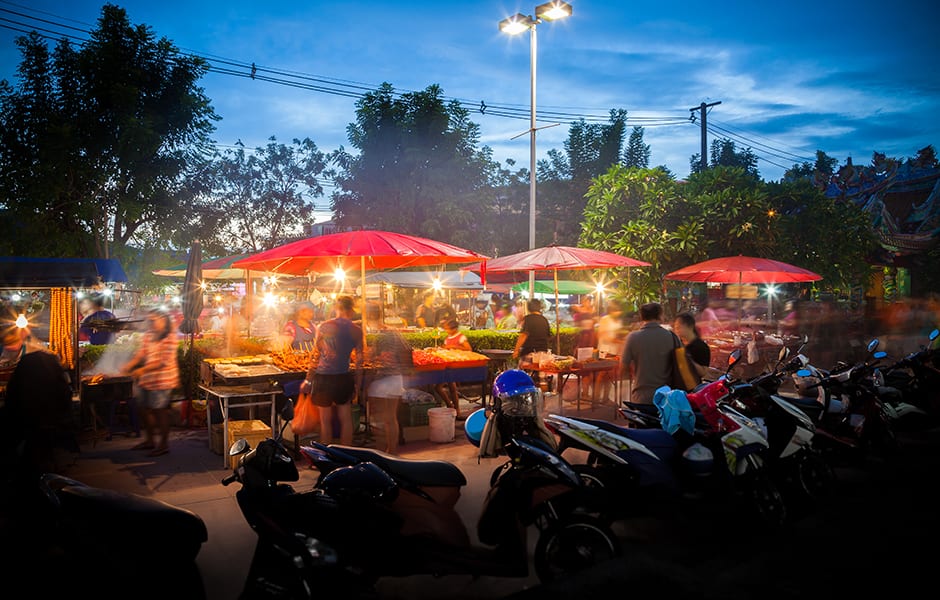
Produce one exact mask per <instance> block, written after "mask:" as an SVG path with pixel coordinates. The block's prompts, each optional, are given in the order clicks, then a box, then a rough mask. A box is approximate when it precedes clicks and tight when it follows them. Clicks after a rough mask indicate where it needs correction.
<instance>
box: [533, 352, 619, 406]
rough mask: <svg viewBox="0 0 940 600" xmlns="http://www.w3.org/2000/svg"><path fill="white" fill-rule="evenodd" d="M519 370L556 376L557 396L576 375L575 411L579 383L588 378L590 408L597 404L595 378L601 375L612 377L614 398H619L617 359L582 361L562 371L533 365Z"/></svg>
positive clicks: (579, 392)
mask: <svg viewBox="0 0 940 600" xmlns="http://www.w3.org/2000/svg"><path fill="white" fill-rule="evenodd" d="M519 368H520V369H522V370H523V371H532V372H535V373H540V374H545V375H557V376H558V380H559V384H558V393H559V394H561V393H563V392H564V389H565V383H566V382H567V381H568V379H569V378H570V377H571V376H572V375H576V376H577V378H578V399H577V410H579V411H580V410H581V382H582V380H583V379H586V378H588V377H590V379H591V406H592V407H593V406H594V405H595V404H596V403H597V377H598V375H600V374H602V373H609V374H610V375H611V376H612V377H611V380H612V382H613V386H614V397H615V398H620V360H619V359H617V358H612V359H602V360H589V361H584V362H580V363H575V364H573V365H572V366H570V367H567V368H564V369H559V368H556V367H551V366H539V365H537V364H535V363H522V364H520V365H519ZM615 405H616V403H615ZM562 406H564V403H562ZM616 416H617V413H616V412H615V413H614V417H615V418H616Z"/></svg>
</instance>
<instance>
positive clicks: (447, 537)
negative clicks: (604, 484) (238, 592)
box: [222, 377, 620, 598]
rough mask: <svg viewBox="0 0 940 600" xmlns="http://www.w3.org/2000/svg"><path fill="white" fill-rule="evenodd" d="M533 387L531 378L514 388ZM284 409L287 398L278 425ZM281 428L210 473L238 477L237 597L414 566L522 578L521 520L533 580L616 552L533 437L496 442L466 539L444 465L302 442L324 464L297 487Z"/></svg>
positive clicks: (347, 589) (238, 449) (460, 479)
mask: <svg viewBox="0 0 940 600" xmlns="http://www.w3.org/2000/svg"><path fill="white" fill-rule="evenodd" d="M498 381H499V377H497V382H498ZM529 382H530V384H531V379H530V380H529ZM495 388H496V385H495V384H494V389H495ZM533 390H534V391H535V392H538V389H537V388H535V386H534V384H531V387H530V388H527V389H524V390H519V392H518V393H520V394H530V393H532V391H533ZM292 418H293V405H292V403H290V402H288V403H287V404H286V405H285V407H284V410H283V412H282V421H283V422H284V423H285V426H286V423H288V422H289V421H290V420H291V419H292ZM281 432H283V428H282V429H281ZM281 432H279V433H278V434H277V435H276V436H275V437H274V438H269V439H266V440H264V441H262V442H261V443H260V444H259V445H258V447H257V448H254V449H252V448H250V447H249V446H248V443H247V442H246V441H245V440H238V441H237V442H235V444H234V445H233V446H232V448H231V450H230V454H231V455H232V456H240V458H239V461H238V466H237V468H236V469H235V471H234V473H233V474H232V475H230V476H228V477H226V478H225V479H223V480H222V483H223V485H229V484H231V483H234V482H236V481H237V482H239V483H241V484H242V488H241V489H240V490H239V491H238V492H237V493H236V498H237V500H238V504H239V507H241V509H242V513H243V514H244V516H245V519H246V521H247V522H248V523H249V525H250V526H251V527H252V529H254V530H255V532H256V533H257V534H258V544H257V546H256V550H255V556H254V558H253V560H252V564H251V568H250V571H249V574H248V579H247V581H246V588H245V593H244V596H245V597H255V596H273V597H283V598H309V597H313V595H314V594H318V595H322V594H323V593H324V592H325V591H333V592H337V593H342V594H343V597H351V596H353V597H355V595H356V594H357V593H363V594H368V593H370V592H371V591H372V588H373V586H374V584H375V582H376V581H377V580H378V578H380V577H403V576H409V575H417V574H432V575H448V574H472V575H475V576H479V575H491V576H500V577H525V576H528V574H529V545H528V542H527V539H526V530H527V528H528V526H529V525H533V524H534V525H535V526H536V528H537V529H538V532H539V533H538V539H537V540H536V544H535V551H534V557H533V558H534V567H535V573H536V574H537V576H538V577H539V579H540V580H542V581H550V580H553V579H556V578H559V577H562V576H564V575H566V574H569V573H573V572H576V571H580V570H582V569H585V568H587V567H590V566H593V565H595V564H597V563H599V562H601V561H604V560H608V559H610V558H613V557H614V556H616V555H618V554H619V552H620V543H619V541H618V540H617V538H616V537H615V536H614V534H613V533H612V532H611V531H610V529H609V527H608V526H607V525H606V524H604V523H603V522H601V521H600V520H598V519H596V518H594V517H593V516H591V515H590V514H589V511H587V510H578V508H577V504H578V502H577V498H578V496H579V494H580V493H581V492H582V491H583V490H584V487H583V483H582V481H581V479H580V478H579V477H578V474H577V473H576V472H575V471H574V470H573V469H572V468H571V466H570V465H569V464H568V463H567V462H566V461H565V460H564V459H562V458H561V457H560V456H558V455H557V454H555V453H554V452H552V451H551V450H550V449H549V448H548V447H546V446H545V445H544V444H543V443H541V442H539V441H538V440H536V439H522V438H512V439H509V440H507V443H506V446H505V452H506V454H507V455H508V457H509V460H508V461H506V462H505V463H503V464H502V465H501V466H499V467H497V468H496V469H495V470H494V472H493V475H492V477H491V481H490V486H491V487H490V492H489V494H488V495H487V498H486V501H485V503H484V505H483V509H482V513H481V516H480V518H479V521H478V523H477V534H478V536H477V537H478V538H479V541H480V542H481V544H482V546H477V545H473V544H471V542H470V539H469V537H470V536H469V535H468V532H467V530H466V528H465V526H464V524H463V522H462V521H461V519H460V517H459V515H458V514H457V513H456V511H455V508H454V506H455V504H456V502H457V499H458V498H459V496H460V490H461V488H462V487H463V486H464V485H466V483H467V481H466V478H465V477H464V475H463V474H462V473H461V472H460V470H459V469H458V468H457V467H456V466H455V465H453V464H451V463H448V462H446V461H437V460H434V461H423V460H409V459H402V458H398V457H395V456H391V455H388V454H385V453H382V452H378V451H373V450H367V449H363V448H353V447H349V446H338V445H323V444H319V443H313V444H312V445H311V446H303V447H302V448H301V450H302V453H303V455H304V456H305V457H307V458H308V459H309V460H311V461H312V464H313V465H314V466H315V467H323V469H324V471H325V472H324V473H321V476H320V478H319V480H318V483H317V484H316V486H315V487H314V489H312V490H310V491H308V492H297V491H295V490H294V489H293V488H292V487H291V486H290V485H287V484H283V483H280V482H289V481H297V480H298V479H299V474H298V472H297V467H296V465H295V463H294V461H293V459H292V457H291V455H290V453H289V452H287V450H286V449H285V448H284V446H283V445H282V444H281V441H280V437H281Z"/></svg>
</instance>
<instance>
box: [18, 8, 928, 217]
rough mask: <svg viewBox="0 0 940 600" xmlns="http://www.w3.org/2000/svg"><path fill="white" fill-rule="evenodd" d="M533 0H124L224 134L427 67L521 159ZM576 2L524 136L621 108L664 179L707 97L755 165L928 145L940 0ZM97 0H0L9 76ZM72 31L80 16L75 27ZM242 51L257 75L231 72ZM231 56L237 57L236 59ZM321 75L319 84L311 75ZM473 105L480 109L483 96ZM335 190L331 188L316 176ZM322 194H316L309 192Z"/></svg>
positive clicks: (312, 127) (324, 123) (342, 99)
mask: <svg viewBox="0 0 940 600" xmlns="http://www.w3.org/2000/svg"><path fill="white" fill-rule="evenodd" d="M538 3H539V2H538V1H537V0H532V1H531V2H528V3H522V4H520V3H519V2H518V1H517V0H476V1H473V2H468V1H462V2H454V1H449V0H438V1H418V0H401V1H399V2H385V1H371V2H370V1H361V0H360V1H339V0H335V1H332V2H322V1H319V0H307V1H296V0H295V1H281V0H265V1H263V2H262V1H258V0H225V1H219V0H204V1H202V0H188V1H185V2H184V1H178V0H159V1H153V0H127V1H125V2H115V4H117V5H119V6H122V7H123V8H125V9H126V10H127V12H128V14H129V17H130V20H131V22H132V23H134V24H146V25H148V26H150V27H151V28H152V29H153V31H154V32H155V33H156V34H157V35H158V36H163V37H167V38H168V39H169V40H170V41H172V42H173V43H174V44H175V45H176V46H177V47H179V48H181V49H183V50H186V51H189V52H193V53H196V54H199V55H202V56H204V57H207V58H208V59H209V60H210V61H211V62H212V63H213V66H214V67H215V68H216V69H218V72H212V73H209V74H208V75H206V76H205V78H204V79H203V80H202V82H201V83H202V86H203V88H204V90H205V92H206V94H207V95H208V96H209V98H210V99H211V100H212V104H213V106H214V108H215V110H216V112H217V113H218V114H219V116H221V117H222V120H221V121H220V122H219V123H218V128H217V131H216V132H215V134H214V138H215V140H216V142H217V143H218V144H219V145H220V146H221V147H222V148H225V147H228V146H230V145H232V144H234V143H235V142H236V141H237V140H241V141H242V142H244V143H245V144H246V145H247V146H248V147H255V146H259V145H263V144H265V143H266V141H267V140H268V138H269V137H271V136H275V137H276V138H277V140H278V141H280V142H285V143H289V142H290V141H291V140H292V139H293V138H304V137H309V138H311V139H312V140H313V141H314V142H316V144H317V146H318V147H319V148H320V149H321V150H324V151H330V150H333V149H335V148H337V147H339V146H340V145H343V146H345V147H346V148H347V149H351V148H350V147H349V143H348V139H347V137H346V127H347V125H348V124H349V123H350V122H352V121H353V120H354V119H355V102H356V94H359V93H362V92H363V91H365V90H370V89H374V88H375V87H377V86H378V85H379V84H380V83H382V82H389V83H391V84H392V85H393V86H394V87H395V88H396V89H397V90H400V91H412V90H422V89H424V88H426V87H427V86H428V85H431V84H439V85H440V86H441V88H442V90H443V94H444V95H445V96H446V97H447V98H456V99H459V100H460V101H462V102H464V103H465V105H466V106H468V107H473V108H474V109H475V110H474V112H473V113H472V119H473V121H474V122H476V123H478V124H479V125H480V130H481V144H483V145H487V146H490V147H491V148H492V149H493V154H494V158H495V159H497V160H499V161H501V162H503V161H505V160H506V159H514V160H515V161H516V163H517V165H519V166H527V165H528V161H529V137H528V136H527V135H521V136H519V137H517V138H516V139H512V138H514V137H515V136H517V135H519V134H522V133H524V132H525V131H527V129H528V112H529V106H530V100H529V83H530V67H529V36H528V34H523V35H520V36H515V37H511V36H508V35H506V34H503V33H500V32H499V30H498V27H497V23H498V22H499V21H500V20H501V19H503V18H504V17H506V16H509V15H511V14H514V13H517V12H522V13H525V14H533V13H534V9H535V6H536V4H538ZM570 4H571V5H572V7H573V13H574V14H573V15H572V16H571V17H570V18H568V19H565V20H563V21H557V22H552V23H549V22H546V23H543V24H541V25H539V26H538V29H537V36H538V64H537V68H536V73H537V84H538V85H537V102H536V107H537V109H538V115H539V117H538V125H539V127H544V126H549V125H552V124H554V123H560V125H559V126H557V127H549V128H547V129H544V130H541V131H540V132H539V134H538V142H537V146H536V147H537V154H538V157H539V158H543V157H545V153H546V151H547V150H549V149H550V148H557V149H559V150H562V149H563V142H564V140H565V138H566V137H567V133H568V125H569V124H570V122H571V121H573V120H575V119H577V118H578V117H581V116H583V117H585V118H586V119H588V120H589V121H606V115H607V113H608V112H609V110H611V109H614V108H622V109H626V110H627V111H628V124H629V125H643V126H645V128H646V129H645V140H646V143H648V144H649V145H650V146H651V152H652V156H651V162H652V165H659V164H665V165H666V166H668V167H669V168H670V169H671V170H672V171H673V172H674V173H675V174H676V175H677V176H678V177H684V176H686V175H688V173H689V158H690V156H691V155H692V154H694V153H696V152H699V149H700V146H701V138H700V127H699V124H698V123H692V122H690V121H689V115H690V112H689V109H690V108H691V107H693V106H698V105H699V104H700V103H702V102H707V103H711V102H718V101H720V102H721V104H720V105H717V106H715V107H713V108H711V109H709V114H708V125H709V129H712V128H714V129H712V131H711V132H710V133H709V142H710V141H711V140H712V139H714V138H715V137H716V136H722V137H730V138H731V139H733V140H734V141H735V142H736V144H737V145H738V147H739V148H743V147H751V148H752V150H754V152H755V153H756V154H757V155H758V156H759V157H760V161H759V169H760V173H761V175H762V176H763V177H764V178H765V179H767V180H776V179H779V178H780V177H781V175H782V174H783V171H784V169H785V168H787V167H789V166H791V165H792V164H793V163H795V162H802V161H812V160H813V159H814V155H815V151H816V150H817V149H820V150H823V151H825V152H826V153H828V154H829V155H830V156H832V157H835V158H837V159H838V160H839V162H840V164H841V163H843V162H844V161H845V159H846V158H848V157H851V158H852V159H853V161H855V162H856V163H862V164H867V163H868V162H869V161H870V160H871V156H872V152H874V151H880V152H884V153H886V154H888V155H889V156H895V157H899V158H903V157H909V156H913V155H914V154H915V153H916V151H917V150H918V149H920V148H922V147H924V146H927V145H928V144H933V145H934V146H935V147H937V146H938V144H940V76H938V71H937V59H938V58H940V35H937V30H936V27H937V23H938V16H940V8H938V7H940V3H938V2H936V0H896V1H895V2H884V1H878V2H874V1H869V0H856V1H844V0H828V1H827V0H815V1H812V2H808V1H805V0H791V1H790V2H780V3H777V2H774V3H771V2H754V1H753V0H751V1H748V2H744V1H727V0H713V1H712V2H701V1H696V2H692V1H683V0H657V1H655V2H652V1H647V0H630V1H627V0H621V1H615V0H606V1H604V0H572V2H571V3H570ZM101 6H102V3H101V2H92V1H88V0H18V1H13V2H7V1H4V0H0V77H3V78H7V79H9V80H15V79H14V78H15V68H16V65H17V64H18V63H19V53H18V51H17V49H16V47H15V46H14V43H13V40H14V38H15V37H16V36H17V35H20V33H19V32H18V31H15V29H28V28H43V29H46V30H50V31H45V32H44V33H46V34H48V35H54V36H55V37H58V36H59V35H60V34H61V33H69V34H71V35H74V36H77V37H80V38H85V37H87V36H86V35H85V33H84V31H87V30H88V29H90V28H92V27H93V26H94V24H95V22H96V20H97V19H98V17H99V16H100V12H101ZM83 30H84V31H83ZM252 63H254V64H255V65H256V66H257V68H258V69H259V71H258V75H259V76H266V77H269V78H274V79H277V80H279V81H280V82H281V83H276V82H269V81H262V80H261V77H258V78H256V79H254V80H252V79H250V78H248V77H245V75H247V74H248V71H249V70H250V65H251V64H252ZM233 73H234V74H233ZM309 88H315V89H309ZM481 102H482V103H485V104H486V106H487V110H486V111H485V112H484V113H482V114H481V113H480V112H479V110H476V109H478V108H479V106H480V104H481ZM331 189H332V188H327V191H328V192H329V190H331ZM323 202H324V206H327V203H328V200H325V199H324V200H323Z"/></svg>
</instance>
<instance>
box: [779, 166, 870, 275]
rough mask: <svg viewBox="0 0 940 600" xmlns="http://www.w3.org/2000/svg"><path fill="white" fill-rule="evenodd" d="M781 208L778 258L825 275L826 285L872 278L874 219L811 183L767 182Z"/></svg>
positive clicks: (848, 202)
mask: <svg viewBox="0 0 940 600" xmlns="http://www.w3.org/2000/svg"><path fill="white" fill-rule="evenodd" d="M767 190H768V197H769V201H770V203H771V204H772V205H774V206H776V207H777V209H776V214H777V217H776V218H777V219H778V220H779V223H778V225H777V230H778V234H779V243H778V244H777V245H776V249H775V250H774V254H773V257H774V258H778V259H779V260H783V261H785V262H790V263H793V264H796V265H799V266H801V267H803V268H805V269H809V270H810V271H813V272H815V273H819V274H820V275H822V277H823V279H822V281H823V283H824V285H825V286H826V287H836V288H842V289H845V288H849V287H854V286H857V285H865V284H866V283H867V282H868V278H869V272H870V268H871V267H870V266H869V264H868V260H869V258H870V257H871V256H873V255H874V254H875V251H876V249H877V246H878V243H877V238H876V237H875V232H874V230H873V229H872V226H871V218H870V216H869V215H868V214H867V213H865V211H863V210H862V209H861V208H859V207H858V206H856V205H855V204H853V203H852V202H850V201H846V200H842V199H833V198H827V197H826V196H825V195H824V194H823V192H822V191H821V190H819V189H818V188H817V187H815V186H814V185H813V184H812V182H811V181H808V180H805V179H804V180H800V181H792V182H790V181H782V182H780V183H770V184H768V185H767Z"/></svg>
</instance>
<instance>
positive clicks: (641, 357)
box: [620, 302, 676, 413]
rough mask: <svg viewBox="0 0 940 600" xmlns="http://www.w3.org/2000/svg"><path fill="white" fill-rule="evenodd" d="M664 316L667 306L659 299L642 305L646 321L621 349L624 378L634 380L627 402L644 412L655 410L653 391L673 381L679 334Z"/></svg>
mask: <svg viewBox="0 0 940 600" xmlns="http://www.w3.org/2000/svg"><path fill="white" fill-rule="evenodd" d="M662 316H663V307H662V305H661V304H659V303H658V302H649V303H647V304H644V305H643V306H641V307H640V320H641V321H642V323H643V324H642V326H641V327H640V328H639V329H637V330H636V331H633V332H631V333H630V334H629V335H627V339H626V340H625V341H624V344H623V351H622V353H621V362H620V370H621V375H622V378H623V379H627V380H629V381H630V382H631V391H630V400H629V402H627V404H629V405H631V406H632V407H633V408H635V409H636V410H642V411H644V412H654V413H655V411H656V408H655V407H654V406H653V394H655V392H656V390H657V389H658V388H660V387H662V386H664V385H669V383H670V381H671V375H672V364H673V363H672V361H673V351H674V350H675V347H676V346H675V336H674V335H673V333H672V332H671V331H669V330H668V329H666V328H665V327H663V326H662V323H661V322H660V321H661V319H662Z"/></svg>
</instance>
